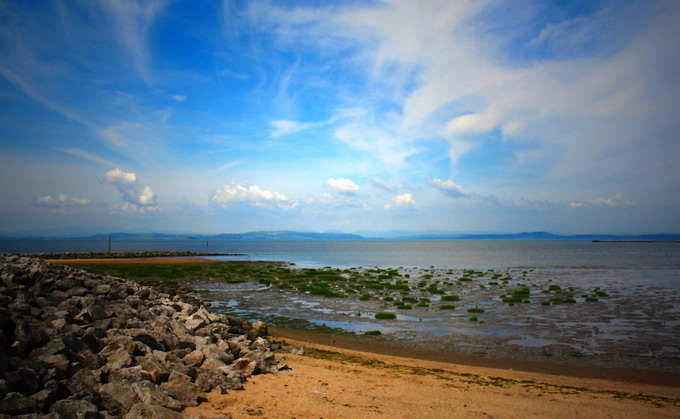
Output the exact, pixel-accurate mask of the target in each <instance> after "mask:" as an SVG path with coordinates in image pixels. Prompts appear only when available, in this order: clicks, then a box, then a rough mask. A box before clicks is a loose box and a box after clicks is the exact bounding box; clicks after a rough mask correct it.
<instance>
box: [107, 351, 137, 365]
mask: <svg viewBox="0 0 680 419" xmlns="http://www.w3.org/2000/svg"><path fill="white" fill-rule="evenodd" d="M106 360H107V362H108V364H107V366H108V367H109V368H111V369H121V368H126V367H129V366H132V364H133V360H132V357H131V356H130V354H129V353H128V351H126V350H125V349H123V348H118V349H117V350H115V351H113V352H112V353H111V354H109V355H108V356H106Z"/></svg>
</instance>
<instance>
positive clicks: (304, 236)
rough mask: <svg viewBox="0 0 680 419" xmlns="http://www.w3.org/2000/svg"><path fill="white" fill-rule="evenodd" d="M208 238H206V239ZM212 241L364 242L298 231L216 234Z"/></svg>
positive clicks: (350, 236) (340, 235)
mask: <svg viewBox="0 0 680 419" xmlns="http://www.w3.org/2000/svg"><path fill="white" fill-rule="evenodd" d="M206 238H208V237H206ZM210 239H212V240H366V239H365V238H364V237H362V236H359V235H358V234H346V233H309V232H300V231H255V232H251V233H240V234H218V235H216V236H211V237H210Z"/></svg>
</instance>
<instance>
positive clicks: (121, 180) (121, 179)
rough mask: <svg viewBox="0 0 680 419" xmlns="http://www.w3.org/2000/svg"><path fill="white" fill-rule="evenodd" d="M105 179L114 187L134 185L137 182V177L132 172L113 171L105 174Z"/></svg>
mask: <svg viewBox="0 0 680 419" xmlns="http://www.w3.org/2000/svg"><path fill="white" fill-rule="evenodd" d="M104 179H106V181H107V182H108V183H110V184H112V185H132V184H134V183H135V182H137V175H136V174H134V173H132V172H123V171H122V170H120V169H113V170H109V171H108V172H106V173H104Z"/></svg>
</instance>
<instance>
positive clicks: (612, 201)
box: [590, 194, 635, 208]
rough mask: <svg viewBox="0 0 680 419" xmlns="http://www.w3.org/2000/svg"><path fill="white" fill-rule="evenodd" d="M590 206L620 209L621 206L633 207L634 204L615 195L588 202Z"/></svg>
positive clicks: (619, 195)
mask: <svg viewBox="0 0 680 419" xmlns="http://www.w3.org/2000/svg"><path fill="white" fill-rule="evenodd" d="M590 202H591V204H593V205H597V206H602V207H610V208H614V207H620V206H623V205H635V202H633V201H629V200H627V199H624V198H623V195H621V194H616V195H614V196H612V197H611V198H599V199H595V200H592V201H590Z"/></svg>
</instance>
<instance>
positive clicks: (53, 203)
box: [35, 193, 90, 207]
mask: <svg viewBox="0 0 680 419" xmlns="http://www.w3.org/2000/svg"><path fill="white" fill-rule="evenodd" d="M35 203H36V204H37V205H40V206H45V207H67V206H69V207H70V206H76V205H89V204H90V201H89V200H88V199H84V198H74V197H72V196H69V195H67V194H65V193H62V194H59V195H58V196H57V197H56V198H53V197H52V196H51V195H48V196H41V197H39V198H38V199H36V201H35Z"/></svg>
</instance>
